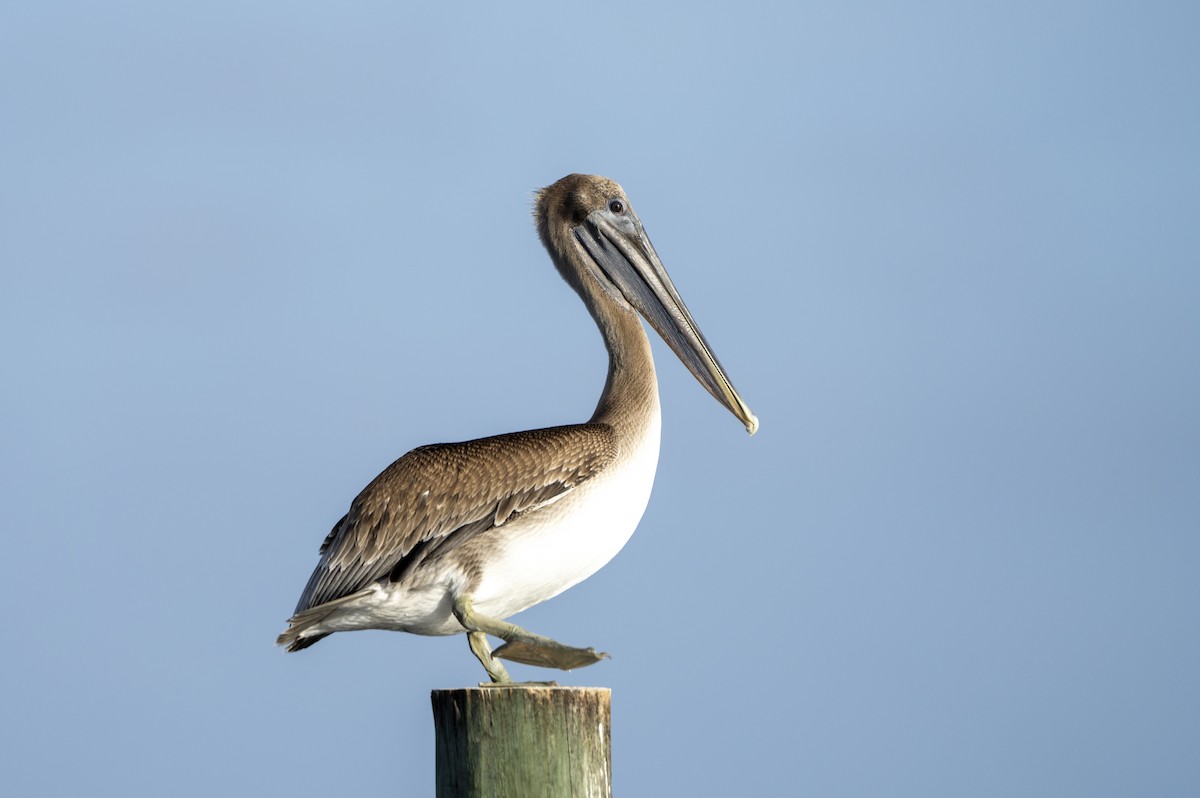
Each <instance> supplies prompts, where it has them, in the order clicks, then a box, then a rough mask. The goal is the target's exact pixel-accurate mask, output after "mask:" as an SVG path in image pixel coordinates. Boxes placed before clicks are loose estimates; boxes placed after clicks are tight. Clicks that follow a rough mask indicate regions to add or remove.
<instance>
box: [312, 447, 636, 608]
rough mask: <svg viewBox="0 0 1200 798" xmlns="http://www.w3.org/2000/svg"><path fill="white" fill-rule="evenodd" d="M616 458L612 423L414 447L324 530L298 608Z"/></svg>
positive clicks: (515, 511)
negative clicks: (319, 554) (324, 536)
mask: <svg viewBox="0 0 1200 798" xmlns="http://www.w3.org/2000/svg"><path fill="white" fill-rule="evenodd" d="M615 456H616V436H615V435H614V434H613V430H612V428H611V427H610V426H608V425H606V424H575V425H571V426H565V427H551V428H548V429H540V430H530V431H528V432H515V433H511V434H508V435H497V436H494V437H491V438H480V439H478V440H473V441H465V442H462V443H440V444H434V445H432V446H422V447H420V448H418V449H414V450H412V451H411V452H409V453H408V454H406V455H404V456H403V457H401V458H400V459H399V460H397V461H396V462H394V463H392V464H391V465H390V466H388V467H387V468H386V469H384V471H383V473H381V474H380V475H379V476H378V477H376V478H375V479H374V480H373V481H372V482H371V484H369V485H367V487H366V488H364V489H363V491H362V493H360V494H358V496H357V497H356V498H355V499H354V501H353V502H352V503H351V505H350V511H349V512H348V513H346V515H345V516H344V517H343V518H342V520H341V521H339V522H338V523H337V524H336V525H335V526H334V528H333V530H332V531H331V532H330V533H329V535H328V537H326V539H325V542H324V543H323V544H322V546H321V561H320V562H319V563H318V564H317V568H316V570H315V571H313V574H312V576H311V577H310V578H309V580H308V585H307V586H306V587H305V588H304V593H303V594H302V595H301V597H300V603H299V604H298V605H297V607H296V612H298V613H299V612H303V611H304V610H307V609H310V608H312V607H316V606H318V605H321V604H324V603H326V602H329V601H335V600H337V599H339V598H342V597H344V596H348V595H350V594H351V593H355V592H357V591H359V590H362V589H363V588H365V587H367V586H368V585H370V584H371V583H372V582H374V581H376V580H378V579H382V578H383V577H385V576H388V575H389V574H390V575H391V576H392V578H393V579H399V578H400V577H401V576H402V575H403V574H404V573H407V572H408V571H410V570H411V569H412V568H413V567H415V566H416V565H417V564H419V563H420V562H421V561H423V560H425V559H426V558H428V557H429V556H430V555H431V554H433V553H434V552H435V551H437V550H438V548H439V547H442V546H457V545H458V544H460V543H462V542H463V540H464V539H466V538H468V537H472V536H474V535H476V534H479V533H480V532H483V531H486V530H488V529H492V528H495V527H500V526H503V525H504V524H505V523H507V522H508V521H509V520H510V519H511V518H513V517H514V516H516V515H519V514H522V513H529V512H533V511H535V510H537V509H538V508H539V507H542V506H544V505H546V504H548V503H550V502H553V501H556V500H558V499H560V498H562V497H563V496H564V495H566V493H568V492H569V491H570V490H571V489H572V488H574V487H576V486H577V485H579V484H581V483H583V482H585V481H587V480H588V479H590V478H591V477H593V476H594V475H596V474H597V473H599V472H600V471H602V470H603V469H604V468H605V466H607V465H608V464H609V463H611V462H612V460H613V458H614V457H615ZM456 533H457V534H456Z"/></svg>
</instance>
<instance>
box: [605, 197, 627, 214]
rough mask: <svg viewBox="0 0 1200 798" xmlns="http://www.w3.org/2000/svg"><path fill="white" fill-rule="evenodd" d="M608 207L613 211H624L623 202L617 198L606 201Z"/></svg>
mask: <svg viewBox="0 0 1200 798" xmlns="http://www.w3.org/2000/svg"><path fill="white" fill-rule="evenodd" d="M608 209H609V210H610V211H612V212H613V213H625V203H623V202H621V201H620V200H619V199H615V200H612V201H610V202H609V203H608Z"/></svg>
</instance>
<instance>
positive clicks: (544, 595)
mask: <svg viewBox="0 0 1200 798" xmlns="http://www.w3.org/2000/svg"><path fill="white" fill-rule="evenodd" d="M661 427H662V417H661V415H660V413H659V410H658V406H657V402H656V403H655V406H654V409H653V413H652V418H651V419H650V423H649V424H647V425H646V427H645V428H644V431H643V434H642V435H641V437H640V440H637V441H631V442H630V445H631V447H632V451H630V452H628V453H626V452H621V453H620V454H619V455H618V459H617V462H615V463H614V464H613V465H612V466H611V467H610V468H608V469H606V470H605V471H604V472H603V473H601V474H598V475H596V476H595V477H593V478H592V479H591V480H589V481H587V482H585V483H584V484H583V485H580V486H579V487H578V488H575V489H574V490H572V491H571V492H570V493H568V494H567V495H565V496H564V497H563V498H562V499H561V500H559V501H557V502H555V503H554V504H551V505H549V506H547V507H544V508H542V509H540V510H537V511H535V512H533V513H529V514H528V515H525V516H522V517H520V518H516V519H514V520H513V521H511V522H509V523H508V524H506V525H505V526H504V527H502V528H501V529H500V530H497V532H499V533H500V534H499V535H498V538H497V544H498V545H497V547H496V552H495V557H494V558H493V557H489V562H488V563H487V565H486V566H485V571H484V574H483V579H482V581H481V582H480V584H479V586H478V587H477V588H476V590H475V607H476V609H477V610H478V611H479V612H480V613H482V614H484V615H489V616H492V617H494V618H506V617H508V616H509V615H513V614H515V613H518V612H520V611H521V610H523V609H526V608H527V607H532V606H533V605H534V604H537V603H539V602H542V601H545V600H546V599H549V598H553V597H554V596H557V595H558V594H559V593H561V592H563V591H564V590H566V589H567V588H569V587H571V586H572V585H577V584H579V583H580V582H582V581H583V580H584V579H587V578H588V577H589V576H591V575H592V574H594V573H596V571H598V570H600V569H601V568H603V567H604V566H605V564H607V563H608V561H609V560H611V559H612V558H613V557H615V556H616V555H617V552H619V551H620V550H621V549H622V547H624V545H625V544H626V542H628V540H629V538H630V537H631V536H632V535H633V531H634V530H635V529H636V528H637V525H638V522H639V521H640V520H641V518H642V513H644V512H645V511H646V504H647V502H649V501H650V490H651V488H652V487H653V486H654V472H655V470H656V469H657V467H658V447H659V438H660V432H661Z"/></svg>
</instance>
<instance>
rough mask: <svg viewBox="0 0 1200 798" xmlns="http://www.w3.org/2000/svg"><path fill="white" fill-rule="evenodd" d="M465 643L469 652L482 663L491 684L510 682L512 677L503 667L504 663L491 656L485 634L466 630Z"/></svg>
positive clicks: (490, 649)
mask: <svg viewBox="0 0 1200 798" xmlns="http://www.w3.org/2000/svg"><path fill="white" fill-rule="evenodd" d="M467 644H468V645H470V646H471V653H472V654H474V655H475V657H476V658H477V659H478V660H479V662H480V663H481V664H482V665H483V669H484V670H485V671H487V675H488V677H489V678H490V679H491V680H492V683H493V684H512V678H511V677H510V676H509V675H508V671H506V670H505V669H504V663H502V662H500V661H499V660H497V659H496V658H495V657H493V656H492V647H491V646H490V645H489V644H488V639H487V635H486V634H484V633H483V632H467Z"/></svg>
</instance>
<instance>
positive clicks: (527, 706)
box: [431, 685, 612, 798]
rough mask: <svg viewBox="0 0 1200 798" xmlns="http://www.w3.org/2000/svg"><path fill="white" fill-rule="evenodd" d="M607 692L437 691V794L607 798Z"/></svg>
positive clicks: (536, 688)
mask: <svg viewBox="0 0 1200 798" xmlns="http://www.w3.org/2000/svg"><path fill="white" fill-rule="evenodd" d="M610 697H611V692H610V691H609V690H608V689H607V688H601V687H557V686H549V685H522V686H516V687H475V688H466V689H458V690H434V691H433V693H432V695H431V698H432V700H433V725H434V735H435V743H436V759H437V793H436V795H437V798H542V797H543V796H544V798H611V796H612V754H611V748H610V740H611V738H610V732H609V729H610V726H609V722H610V719H611V708H610Z"/></svg>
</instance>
